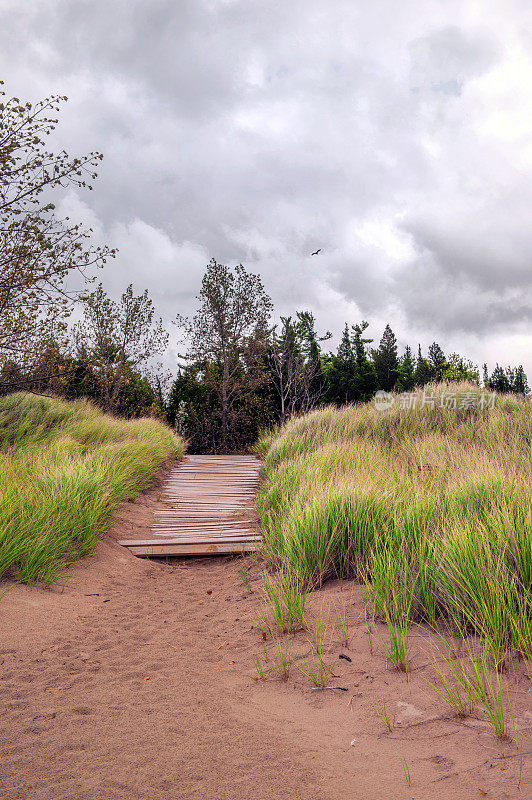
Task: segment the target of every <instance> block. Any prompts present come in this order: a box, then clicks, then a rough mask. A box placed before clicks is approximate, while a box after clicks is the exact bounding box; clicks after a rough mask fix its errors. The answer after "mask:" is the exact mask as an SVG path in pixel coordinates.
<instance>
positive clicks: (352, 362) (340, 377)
mask: <svg viewBox="0 0 532 800" xmlns="http://www.w3.org/2000/svg"><path fill="white" fill-rule="evenodd" d="M356 374H357V365H356V357H355V352H354V349H353V343H352V341H351V336H350V334H349V328H348V325H347V323H346V324H345V327H344V331H343V334H342V339H341V342H340V345H339V347H338V350H337V352H336V355H334V356H331V357H330V358H329V361H328V369H327V372H326V391H325V400H326V401H327V402H329V403H336V405H343V404H344V403H352V402H354V401H355V399H356V387H355V379H356Z"/></svg>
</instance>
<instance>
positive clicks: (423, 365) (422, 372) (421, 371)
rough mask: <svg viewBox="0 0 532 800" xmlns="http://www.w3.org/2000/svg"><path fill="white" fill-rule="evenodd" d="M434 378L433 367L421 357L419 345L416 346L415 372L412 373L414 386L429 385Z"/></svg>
mask: <svg viewBox="0 0 532 800" xmlns="http://www.w3.org/2000/svg"><path fill="white" fill-rule="evenodd" d="M434 378H435V371H434V367H433V366H432V364H431V363H430V361H427V359H426V358H424V357H423V355H422V353H421V345H418V347H417V361H416V371H415V373H414V381H415V384H416V386H425V384H426V383H430V381H433V380H434Z"/></svg>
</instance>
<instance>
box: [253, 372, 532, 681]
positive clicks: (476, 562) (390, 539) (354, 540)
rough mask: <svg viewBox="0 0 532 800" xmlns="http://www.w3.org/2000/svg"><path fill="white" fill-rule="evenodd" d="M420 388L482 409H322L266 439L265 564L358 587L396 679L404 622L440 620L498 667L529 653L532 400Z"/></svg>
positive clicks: (314, 580) (307, 579)
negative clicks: (386, 643) (380, 629)
mask: <svg viewBox="0 0 532 800" xmlns="http://www.w3.org/2000/svg"><path fill="white" fill-rule="evenodd" d="M425 391H426V394H427V395H438V394H441V392H442V391H446V392H448V393H449V392H452V393H454V394H455V395H460V393H464V394H465V393H467V394H468V397H469V398H470V399H471V398H474V400H475V399H476V402H473V403H469V404H468V407H463V408H462V407H460V404H458V408H457V409H451V408H440V407H438V405H437V404H436V407H430V406H425V407H421V397H419V402H418V403H417V407H416V408H412V409H408V410H403V409H401V408H399V407H398V403H396V404H395V405H394V406H393V407H392V408H390V409H387V410H385V411H382V410H381V411H379V410H377V409H376V408H375V406H374V404H373V403H368V404H366V405H359V406H347V407H343V408H340V409H337V408H325V409H320V410H317V411H313V412H311V413H310V414H307V415H305V416H303V417H299V418H294V419H292V420H291V421H289V422H288V423H287V424H286V425H285V426H284V427H282V428H280V429H277V430H275V431H273V432H269V433H267V434H265V435H264V436H263V438H262V439H261V441H260V442H259V444H258V447H257V450H258V451H259V452H261V454H263V455H264V466H263V475H264V485H263V488H262V490H261V493H260V498H259V511H260V514H261V517H262V521H263V529H264V534H265V541H264V555H265V557H266V558H267V560H268V562H269V563H270V564H271V565H273V566H281V565H282V567H283V569H285V570H286V569H287V568H289V569H291V570H292V571H293V572H294V574H295V575H296V576H297V577H298V579H299V580H300V581H302V582H303V584H304V585H306V586H308V587H310V588H313V587H316V586H319V585H321V583H322V582H323V581H324V580H327V579H328V578H335V577H338V578H355V579H357V580H360V581H364V582H366V583H367V585H368V589H369V596H370V597H371V598H372V600H373V604H374V611H373V614H374V617H375V618H377V619H380V620H383V621H384V622H386V623H387V625H388V629H389V632H390V647H389V655H390V658H391V660H392V661H393V662H394V663H396V666H399V668H402V669H406V668H407V658H408V639H407V627H408V624H409V623H410V622H422V623H425V624H428V625H431V626H436V625H437V624H439V623H440V622H441V621H442V620H446V621H447V623H450V624H451V625H452V626H453V628H454V629H460V630H461V631H462V632H463V634H464V635H465V634H466V633H468V632H469V633H474V634H476V635H477V636H478V637H480V639H481V640H482V641H483V642H485V643H486V645H487V646H489V649H490V651H491V652H493V654H494V661H495V664H496V666H498V667H499V668H501V666H502V665H504V663H505V661H506V660H507V656H508V654H509V653H510V652H512V651H513V652H514V653H517V654H518V656H522V657H527V658H529V657H530V654H531V647H532V640H531V633H532V623H531V618H532V615H531V611H532V594H531V589H532V536H531V530H532V492H531V491H530V486H531V485H532V457H531V456H532V403H530V401H528V400H526V399H525V398H522V399H520V398H516V397H515V396H511V397H507V396H504V395H499V396H498V397H497V401H496V403H495V407H494V408H487V407H482V403H481V398H480V395H481V391H482V390H480V389H479V388H478V387H474V386H471V385H469V384H461V385H454V386H446V387H442V386H439V387H436V386H432V387H430V386H429V387H426V389H425ZM473 406H474V407H473Z"/></svg>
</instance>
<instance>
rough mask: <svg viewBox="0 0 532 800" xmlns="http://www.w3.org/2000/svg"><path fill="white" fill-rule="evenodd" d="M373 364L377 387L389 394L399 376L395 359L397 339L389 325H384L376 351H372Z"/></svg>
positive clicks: (397, 363)
mask: <svg viewBox="0 0 532 800" xmlns="http://www.w3.org/2000/svg"><path fill="white" fill-rule="evenodd" d="M373 364H374V366H375V372H376V374H377V379H378V382H379V387H380V388H381V389H383V390H384V391H385V392H391V391H392V389H393V388H394V386H395V382H396V381H397V378H398V376H399V360H398V358H397V339H396V338H395V334H394V332H393V331H392V329H391V328H390V326H389V325H386V327H385V329H384V333H383V336H382V339H381V341H380V344H379V347H378V349H377V350H374V351H373Z"/></svg>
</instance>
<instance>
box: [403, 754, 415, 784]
mask: <svg viewBox="0 0 532 800" xmlns="http://www.w3.org/2000/svg"><path fill="white" fill-rule="evenodd" d="M401 765H402V767H403V775H404V776H405V781H406V783H407V785H408V786H412V777H411V775H410V767H409V766H408V764H407V762H406V761H405V759H404V758H401Z"/></svg>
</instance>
